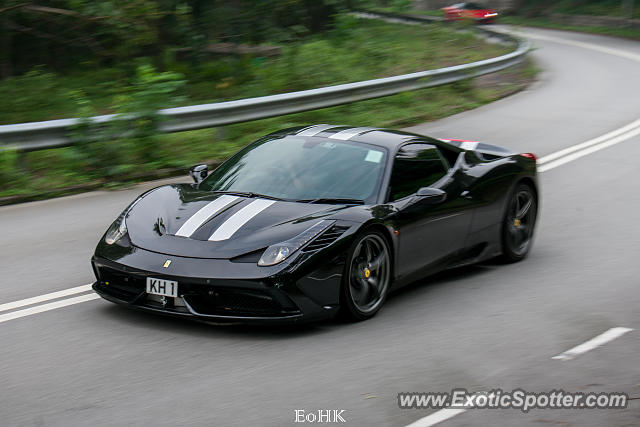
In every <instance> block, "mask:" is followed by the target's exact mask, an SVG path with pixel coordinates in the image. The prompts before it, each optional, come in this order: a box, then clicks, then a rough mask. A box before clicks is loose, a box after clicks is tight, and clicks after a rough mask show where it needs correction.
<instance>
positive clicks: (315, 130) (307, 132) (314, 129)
mask: <svg viewBox="0 0 640 427" xmlns="http://www.w3.org/2000/svg"><path fill="white" fill-rule="evenodd" d="M334 127H336V125H314V126H311V127H309V128H307V129H304V130H302V131H300V132H298V133H297V134H296V136H314V135H317V134H319V133H320V132H324V131H325V130H327V129H331V128H334Z"/></svg>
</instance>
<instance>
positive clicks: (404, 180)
mask: <svg viewBox="0 0 640 427" xmlns="http://www.w3.org/2000/svg"><path fill="white" fill-rule="evenodd" d="M447 157H450V156H447ZM459 173H460V171H458V170H456V168H455V165H451V164H450V162H449V161H448V160H447V158H446V157H445V156H443V152H442V151H441V149H440V148H438V147H437V146H435V145H433V144H430V143H422V142H420V143H415V142H414V143H409V144H406V145H404V146H402V147H401V148H400V149H399V151H398V153H397V154H396V156H395V158H394V161H393V166H392V171H391V178H390V182H389V189H388V201H389V202H390V203H391V204H393V205H394V206H395V207H396V209H397V215H396V221H395V222H396V224H395V225H396V229H397V230H398V255H399V257H398V260H397V261H398V262H397V272H398V275H399V276H406V275H409V274H412V273H417V272H420V271H422V270H426V269H428V268H430V267H435V266H437V265H438V264H439V263H443V262H446V261H447V259H449V258H451V257H452V256H454V254H455V253H456V252H457V251H459V250H460V249H462V247H463V246H464V241H465V237H466V235H467V233H468V229H469V225H470V222H471V213H472V209H473V206H472V203H471V202H470V201H469V200H468V199H466V198H465V197H463V195H461V194H464V193H463V191H464V188H462V185H461V183H460V179H458V178H459V176H458V175H459ZM425 187H426V188H428V189H429V190H428V191H427V193H434V194H435V195H436V197H421V196H419V195H418V192H419V190H420V189H421V188H425ZM438 194H440V196H438ZM432 196H433V194H432Z"/></svg>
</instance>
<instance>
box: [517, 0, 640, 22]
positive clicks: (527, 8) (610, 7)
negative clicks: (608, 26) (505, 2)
mask: <svg viewBox="0 0 640 427" xmlns="http://www.w3.org/2000/svg"><path fill="white" fill-rule="evenodd" d="M623 4H624V0H591V1H589V2H584V1H580V2H579V1H575V0H555V1H554V2H552V3H549V2H547V3H543V2H540V1H539V0H527V1H525V2H523V4H522V6H521V7H520V8H519V12H520V13H521V14H523V15H530V14H535V13H538V14H540V13H561V14H566V15H594V16H614V17H621V16H623V14H624V15H627V17H628V13H629V12H628V11H627V10H625V9H624V8H623ZM633 17H634V18H640V7H638V4H637V2H636V4H635V7H634V8H633Z"/></svg>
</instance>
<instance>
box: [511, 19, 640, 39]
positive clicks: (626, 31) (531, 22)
mask: <svg viewBox="0 0 640 427" xmlns="http://www.w3.org/2000/svg"><path fill="white" fill-rule="evenodd" d="M500 23H501V24H511V25H522V26H527V27H540V28H553V29H556V30H564V31H577V32H581V33H590V34H602V35H605V36H613V37H621V38H625V39H632V40H640V30H637V29H633V28H615V27H591V26H585V25H566V24H560V23H558V22H554V21H552V20H550V19H549V18H544V17H541V18H524V17H521V16H505V17H502V18H501V19H500Z"/></svg>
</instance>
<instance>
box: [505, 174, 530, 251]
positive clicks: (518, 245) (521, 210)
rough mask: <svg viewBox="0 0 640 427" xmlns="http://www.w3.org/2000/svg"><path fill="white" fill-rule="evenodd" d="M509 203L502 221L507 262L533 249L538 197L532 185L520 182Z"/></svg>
mask: <svg viewBox="0 0 640 427" xmlns="http://www.w3.org/2000/svg"><path fill="white" fill-rule="evenodd" d="M507 203H508V204H507V211H506V212H505V216H504V218H503V221H502V256H503V258H504V259H505V260H506V261H507V262H516V261H520V260H521V259H523V258H524V257H526V256H527V254H528V253H529V250H530V249H531V245H532V240H533V231H534V228H535V225H536V217H537V214H538V199H537V197H536V193H535V192H534V190H533V188H531V186H529V185H527V184H519V185H518V186H517V187H516V188H515V190H514V191H513V193H512V194H511V196H510V198H509V201H508V202H507Z"/></svg>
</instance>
